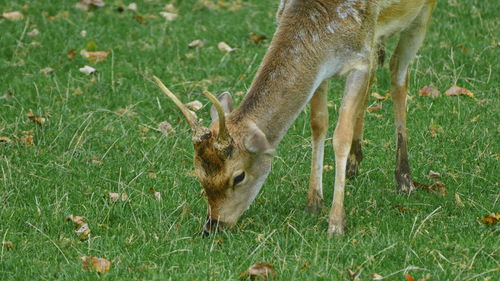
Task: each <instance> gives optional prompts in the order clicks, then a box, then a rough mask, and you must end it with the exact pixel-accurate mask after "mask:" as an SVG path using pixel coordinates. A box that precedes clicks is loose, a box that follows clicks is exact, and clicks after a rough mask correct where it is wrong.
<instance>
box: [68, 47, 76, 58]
mask: <svg viewBox="0 0 500 281" xmlns="http://www.w3.org/2000/svg"><path fill="white" fill-rule="evenodd" d="M75 55H76V49H71V50H69V51H68V52H67V53H66V56H67V57H68V59H70V60H74V59H75Z"/></svg>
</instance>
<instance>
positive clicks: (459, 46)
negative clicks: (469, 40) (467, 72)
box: [458, 45, 467, 53]
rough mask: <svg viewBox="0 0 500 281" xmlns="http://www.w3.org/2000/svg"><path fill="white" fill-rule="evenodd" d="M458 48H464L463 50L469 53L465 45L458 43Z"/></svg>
mask: <svg viewBox="0 0 500 281" xmlns="http://www.w3.org/2000/svg"><path fill="white" fill-rule="evenodd" d="M458 48H459V49H460V50H462V52H464V53H467V48H466V47H465V46H464V45H458Z"/></svg>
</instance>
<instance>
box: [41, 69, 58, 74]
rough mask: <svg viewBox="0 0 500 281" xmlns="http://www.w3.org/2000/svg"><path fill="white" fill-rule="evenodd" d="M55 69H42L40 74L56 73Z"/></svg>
mask: <svg viewBox="0 0 500 281" xmlns="http://www.w3.org/2000/svg"><path fill="white" fill-rule="evenodd" d="M54 70H55V69H53V68H52V67H45V68H42V69H40V72H41V73H43V74H45V75H47V74H49V73H51V72H54Z"/></svg>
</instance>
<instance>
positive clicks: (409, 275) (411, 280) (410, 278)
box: [405, 273, 415, 281]
mask: <svg viewBox="0 0 500 281" xmlns="http://www.w3.org/2000/svg"><path fill="white" fill-rule="evenodd" d="M405 277H406V280H407V281H415V278H413V276H411V274H410V273H406V274H405Z"/></svg>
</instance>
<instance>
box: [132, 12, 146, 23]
mask: <svg viewBox="0 0 500 281" xmlns="http://www.w3.org/2000/svg"><path fill="white" fill-rule="evenodd" d="M134 19H135V20H136V21H137V22H138V23H140V24H148V22H147V21H146V19H145V18H144V16H142V15H139V14H136V15H135V16H134Z"/></svg>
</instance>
